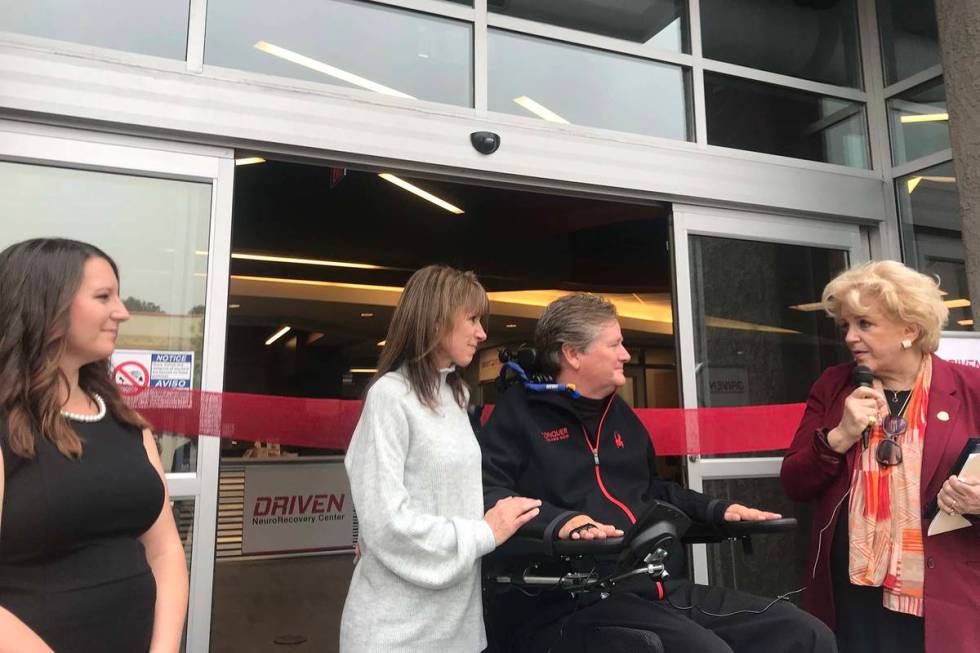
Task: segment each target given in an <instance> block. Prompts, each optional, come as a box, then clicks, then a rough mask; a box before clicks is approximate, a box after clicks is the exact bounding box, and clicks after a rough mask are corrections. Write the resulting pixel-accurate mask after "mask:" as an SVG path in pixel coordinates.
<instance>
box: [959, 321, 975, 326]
mask: <svg viewBox="0 0 980 653" xmlns="http://www.w3.org/2000/svg"><path fill="white" fill-rule="evenodd" d="M956 323H957V324H959V325H960V326H973V320H957V322H956Z"/></svg>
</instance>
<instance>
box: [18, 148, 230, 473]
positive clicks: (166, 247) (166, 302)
mask: <svg viewBox="0 0 980 653" xmlns="http://www.w3.org/2000/svg"><path fill="white" fill-rule="evenodd" d="M210 214H211V185H210V184H205V183H197V182H189V181H175V180H170V179H153V178H149V177H136V176H132V175H124V174H111V173H105V172H92V171H87V170H71V169H66V168H56V167H48V166H39V165H29V164H22V163H9V162H3V161H0V215H2V216H4V217H5V219H4V220H3V222H2V223H0V249H3V248H5V247H7V246H8V245H11V244H13V243H15V242H19V241H21V240H25V239H27V238H37V237H41V236H60V237H64V238H74V239H77V240H82V241H85V242H90V243H92V244H93V245H96V246H97V247H99V248H101V249H102V250H104V251H105V252H106V253H107V254H108V255H109V256H111V257H112V258H113V259H114V260H115V261H116V263H117V264H118V265H119V276H120V293H121V294H122V296H123V298H124V300H125V303H126V306H127V308H129V310H130V314H131V317H130V319H129V321H128V322H125V323H124V324H123V325H122V326H121V328H120V330H119V338H118V340H117V341H116V348H117V349H130V350H143V351H192V352H194V370H193V387H194V388H200V387H201V358H202V355H203V347H204V298H205V292H206V283H207V269H208V268H207V265H208V256H207V254H208V228H209V223H210ZM156 435H157V436H158V438H159V442H160V446H161V453H162V456H161V457H162V458H163V460H164V463H165V469H166V471H168V472H172V471H174V472H176V471H191V472H193V471H196V469H197V446H196V441H195V440H194V439H189V438H186V437H183V436H175V435H168V434H165V433H157V434H156Z"/></svg>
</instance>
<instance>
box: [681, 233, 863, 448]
mask: <svg viewBox="0 0 980 653" xmlns="http://www.w3.org/2000/svg"><path fill="white" fill-rule="evenodd" d="M690 257H691V297H692V298H693V301H694V305H693V313H694V347H695V348H694V354H695V361H696V363H695V365H696V367H695V369H697V370H698V373H697V383H698V405H699V406H711V407H717V406H755V405H765V404H787V403H796V402H802V401H805V400H806V397H807V393H808V392H809V390H810V386H811V385H812V384H813V382H814V381H815V380H816V379H817V377H819V376H820V374H821V373H822V372H823V371H824V370H825V369H826V368H827V367H830V366H831V365H835V364H837V363H842V362H844V361H846V360H848V359H849V356H848V355H847V350H846V349H845V348H844V346H843V342H842V340H841V338H840V337H839V334H838V332H837V328H836V326H835V324H834V321H833V320H831V319H830V318H828V317H827V315H826V313H824V311H823V310H822V309H820V307H819V306H817V304H818V303H819V302H820V296H821V293H822V292H823V287H824V286H825V285H826V284H827V282H828V281H830V280H831V279H832V278H833V277H834V276H835V275H836V274H837V273H839V272H841V271H842V270H843V269H844V268H845V267H846V265H847V254H846V252H844V251H843V250H837V249H824V248H820V247H808V246H801V245H786V244H781V243H769V242H756V241H751V240H739V239H733V238H717V237H710V236H692V237H691V239H690ZM751 455H752V456H759V455H762V454H760V453H752V454H751Z"/></svg>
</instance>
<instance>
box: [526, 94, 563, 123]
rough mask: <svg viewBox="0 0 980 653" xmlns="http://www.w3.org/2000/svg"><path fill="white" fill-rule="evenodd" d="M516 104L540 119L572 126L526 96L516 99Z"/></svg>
mask: <svg viewBox="0 0 980 653" xmlns="http://www.w3.org/2000/svg"><path fill="white" fill-rule="evenodd" d="M514 102H515V103H516V104H517V105H519V106H521V107H523V108H525V109H527V110H528V111H530V112H531V113H533V114H534V115H536V116H538V117H539V118H544V119H545V120H547V121H548V122H558V123H561V124H563V125H568V124H571V123H569V122H568V121H567V120H565V119H564V118H562V117H561V116H559V115H558V114H557V113H555V112H554V111H552V110H551V109H549V108H548V107H546V106H544V105H542V104H539V103H537V102H535V101H534V100H532V99H531V98H529V97H528V96H526V95H522V96H521V97H516V98H514Z"/></svg>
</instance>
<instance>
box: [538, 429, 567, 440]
mask: <svg viewBox="0 0 980 653" xmlns="http://www.w3.org/2000/svg"><path fill="white" fill-rule="evenodd" d="M541 437H542V438H544V441H545V442H560V441H561V440H567V439H568V427H567V426H563V427H561V428H560V429H555V430H554V431H541Z"/></svg>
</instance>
